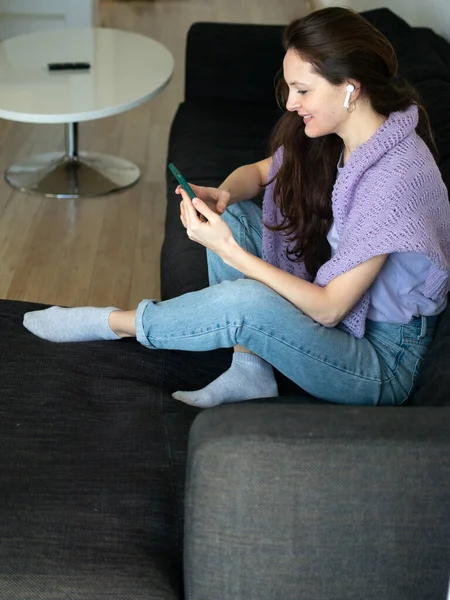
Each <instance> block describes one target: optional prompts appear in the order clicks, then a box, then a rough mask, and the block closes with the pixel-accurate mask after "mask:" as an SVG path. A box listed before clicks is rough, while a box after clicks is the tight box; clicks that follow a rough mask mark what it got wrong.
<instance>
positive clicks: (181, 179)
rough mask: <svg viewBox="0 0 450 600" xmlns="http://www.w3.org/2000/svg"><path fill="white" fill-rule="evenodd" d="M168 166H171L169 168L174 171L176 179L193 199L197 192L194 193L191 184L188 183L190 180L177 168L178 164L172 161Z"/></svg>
mask: <svg viewBox="0 0 450 600" xmlns="http://www.w3.org/2000/svg"><path fill="white" fill-rule="evenodd" d="M168 166H169V169H170V170H171V171H172V173H173V175H174V177H175V179H176V180H177V181H178V183H179V184H180V185H181V187H182V188H183V189H184V191H185V192H186V193H187V194H188V196H189V198H190V199H191V200H192V199H193V198H195V194H194V192H193V190H192V188H191V186H190V185H189V184H188V182H187V181H186V179H185V178H184V177H183V175H182V174H181V173H180V171H179V170H178V169H177V168H176V166H175V165H174V164H172V163H169V165H168Z"/></svg>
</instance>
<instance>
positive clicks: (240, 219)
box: [173, 200, 278, 407]
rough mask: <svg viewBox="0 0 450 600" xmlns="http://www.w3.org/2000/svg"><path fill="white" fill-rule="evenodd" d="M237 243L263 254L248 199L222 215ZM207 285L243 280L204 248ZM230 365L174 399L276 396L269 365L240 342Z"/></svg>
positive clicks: (257, 216) (199, 401)
mask: <svg viewBox="0 0 450 600" xmlns="http://www.w3.org/2000/svg"><path fill="white" fill-rule="evenodd" d="M222 218H223V220H224V221H225V222H226V223H227V224H228V226H229V227H230V229H231V231H232V232H233V236H234V238H235V240H236V241H237V242H238V244H239V245H240V246H241V247H242V248H244V249H245V250H247V251H248V252H251V253H252V254H254V255H255V256H259V257H261V254H262V211H261V209H260V208H259V207H258V206H257V205H256V204H255V203H254V202H252V201H251V200H249V201H245V202H240V203H238V204H233V205H231V206H230V207H229V208H228V209H227V210H226V211H225V213H224V215H223V216H222ZM207 260H208V276H209V283H210V285H215V284H217V283H221V282H222V281H235V280H237V279H245V276H244V275H243V274H242V273H241V272H240V271H237V270H236V269H233V268H232V267H229V266H228V265H226V264H225V263H224V262H223V260H222V259H221V258H220V257H219V256H217V255H216V254H215V253H214V252H211V251H210V250H207ZM233 350H234V353H233V360H232V363H231V366H230V368H229V369H228V370H227V371H225V372H224V373H222V375H220V376H219V377H218V378H217V379H215V380H214V381H213V382H212V383H210V384H209V385H207V386H206V387H204V388H202V389H199V390H195V391H189V392H184V391H178V392H175V393H174V394H173V397H174V398H175V399H176V400H181V401H182V402H185V403H187V404H192V405H195V406H202V407H208V406H214V405H216V404H222V403H225V402H234V401H236V400H249V399H251V398H256V397H259V398H263V397H266V398H267V397H272V396H278V386H277V382H276V380H275V375H274V372H273V368H272V366H271V365H270V364H269V363H267V362H266V361H265V360H263V359H262V358H260V357H259V356H256V355H255V354H254V353H253V352H251V351H250V350H249V349H248V348H246V347H245V346H243V345H242V344H236V345H235V346H234V348H233Z"/></svg>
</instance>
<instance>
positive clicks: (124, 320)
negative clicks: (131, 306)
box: [108, 310, 136, 338]
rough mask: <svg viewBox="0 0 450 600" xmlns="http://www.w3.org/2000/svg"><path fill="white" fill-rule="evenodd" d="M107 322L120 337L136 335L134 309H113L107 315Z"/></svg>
mask: <svg viewBox="0 0 450 600" xmlns="http://www.w3.org/2000/svg"><path fill="white" fill-rule="evenodd" d="M108 324H109V326H110V328H111V329H112V331H114V333H115V334H116V335H118V336H119V337H121V338H126V337H136V311H135V310H113V311H112V312H111V313H110V315H109V318H108Z"/></svg>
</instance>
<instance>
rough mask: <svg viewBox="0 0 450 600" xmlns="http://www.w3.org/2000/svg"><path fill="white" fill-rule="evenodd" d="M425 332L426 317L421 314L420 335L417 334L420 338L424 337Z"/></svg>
mask: <svg viewBox="0 0 450 600" xmlns="http://www.w3.org/2000/svg"><path fill="white" fill-rule="evenodd" d="M426 333H427V318H426V317H425V316H424V315H422V327H421V329H420V335H419V339H422V338H423V337H425V335H426Z"/></svg>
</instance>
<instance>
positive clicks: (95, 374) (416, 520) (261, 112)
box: [0, 9, 450, 600]
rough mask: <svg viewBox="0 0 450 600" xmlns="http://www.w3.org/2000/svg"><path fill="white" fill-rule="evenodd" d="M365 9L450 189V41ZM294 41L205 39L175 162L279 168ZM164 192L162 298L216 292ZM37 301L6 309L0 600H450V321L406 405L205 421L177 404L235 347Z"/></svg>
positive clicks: (173, 152)
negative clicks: (412, 91) (273, 152)
mask: <svg viewBox="0 0 450 600" xmlns="http://www.w3.org/2000/svg"><path fill="white" fill-rule="evenodd" d="M365 16H366V17H367V18H368V19H370V20H371V21H372V22H373V23H374V24H375V25H377V26H378V27H379V28H380V29H381V30H382V31H383V32H384V33H385V34H386V35H387V36H388V37H389V39H390V40H391V41H392V42H393V44H394V46H395V48H396V50H397V53H398V56H399V61H400V69H401V72H402V74H404V75H405V76H406V77H407V78H408V79H409V80H410V81H412V82H413V83H414V84H416V85H417V87H418V88H419V90H420V92H421V94H422V97H423V102H424V104H425V105H426V106H427V108H428V110H429V112H430V116H431V120H432V125H433V127H434V130H435V133H436V139H437V143H438V146H439V149H440V153H441V163H440V167H441V170H442V174H443V177H444V179H445V181H446V183H447V185H450V45H448V44H447V43H446V42H445V41H444V40H443V39H442V38H439V37H438V36H436V35H435V34H434V33H433V32H431V31H430V30H427V29H420V28H418V29H413V28H410V27H409V26H408V25H407V24H406V23H405V22H403V21H402V20H401V19H399V18H398V17H396V16H395V15H394V14H393V13H392V12H390V11H388V10H386V9H380V10H376V11H370V12H368V13H365ZM281 31H282V27H281V26H280V27H276V26H251V25H232V24H208V23H198V24H196V25H194V26H193V27H192V28H191V30H190V32H189V35H188V40H187V61H186V93H185V101H184V102H183V103H182V104H181V105H180V107H179V110H178V112H177V115H176V117H175V119H174V122H173V125H172V129H171V136H170V144H169V155H168V160H170V161H172V162H174V163H175V164H176V165H177V167H178V168H179V169H180V170H181V172H182V173H183V174H184V175H185V176H186V177H187V178H188V179H189V180H190V181H192V182H196V183H202V184H208V185H216V184H218V183H219V182H220V181H221V180H223V179H224V178H225V177H226V175H227V174H228V173H229V172H230V171H231V170H232V169H234V168H235V167H237V166H239V165H241V164H244V163H246V162H251V161H254V160H258V159H259V158H261V157H263V156H264V155H265V151H266V142H267V139H268V134H269V131H270V128H271V126H272V125H273V123H274V122H275V120H276V119H277V117H278V114H279V113H278V109H277V107H276V105H275V102H274V100H273V78H274V76H275V74H276V72H277V71H278V69H279V68H280V65H281V58H282V48H281V44H280V39H281ZM167 188H168V190H167V199H168V211H167V219H166V231H165V240H164V246H163V252H162V259H161V276H162V295H163V298H169V297H173V296H175V295H179V294H182V293H184V292H187V291H191V290H195V289H199V288H201V287H203V286H205V285H207V276H206V262H205V253H204V249H203V248H201V247H200V246H198V245H196V244H193V243H192V242H190V241H189V240H188V239H187V237H186V235H185V232H184V230H183V228H182V227H181V225H180V221H179V216H178V214H179V213H178V206H179V201H178V198H177V197H176V196H175V194H174V191H173V190H174V188H175V182H174V181H173V180H172V177H171V176H170V174H169V173H168V180H167ZM257 201H258V200H257ZM34 308H43V306H40V305H36V304H30V303H24V302H14V301H6V300H3V301H0V376H1V377H0V398H1V402H0V433H1V435H0V444H1V446H0V448H1V452H0V477H1V479H0V499H1V500H0V508H1V518H0V599H1V600H3V599H5V600H6V599H7V600H19V599H20V600H23V599H27V600H41V599H42V600H44V599H45V600H50V599H52V600H60V599H66V598H67V599H71V600H97V599H99V600H100V599H108V600H109V599H112V600H119V599H120V600H122V599H127V600H128V599H130V600H141V599H144V598H145V599H146V600H162V599H164V600H169V599H177V600H181V599H182V598H186V599H188V598H189V599H190V600H256V599H257V600H278V599H279V600H291V599H299V600H300V599H302V600H419V599H420V600H424V599H426V600H445V597H446V592H447V586H448V577H449V571H450V541H449V540H450V522H449V521H450V519H449V508H448V507H449V501H450V458H449V457H450V452H449V450H450V393H449V391H448V390H449V388H450V312H449V310H447V311H446V313H445V314H444V315H443V317H442V320H441V323H440V328H439V332H438V334H437V337H436V339H435V341H434V342H433V345H432V347H431V349H430V351H429V353H428V356H427V360H426V364H425V365H424V368H423V371H422V375H421V378H420V381H419V383H418V388H417V391H416V393H415V394H414V396H413V397H412V399H411V400H410V402H409V403H408V404H407V405H403V406H401V407H395V408H381V407H370V408H368V407H345V406H338V405H331V404H327V403H323V402H319V401H318V400H315V399H314V398H312V397H311V396H309V395H308V394H305V393H304V392H302V391H301V390H299V389H298V388H297V387H296V386H294V385H292V384H290V383H289V382H288V381H286V380H285V379H284V378H283V377H281V376H279V384H280V385H279V387H280V393H281V397H280V398H277V399H270V400H265V401H257V400H256V401H252V402H246V403H242V404H235V405H227V406H222V407H217V408H214V409H210V410H205V411H199V410H197V409H194V408H192V407H190V406H186V405H183V404H181V403H178V402H175V401H173V400H172V398H171V396H170V393H171V392H172V391H174V390H176V389H195V388H196V387H201V386H204V385H206V384H207V383H208V382H209V381H211V380H212V379H214V378H215V377H217V376H218V375H219V374H220V373H221V372H222V371H223V370H224V369H226V368H227V366H228V364H229V361H230V356H231V353H230V351H229V350H218V351H215V352H200V353H187V352H164V351H161V352H150V351H148V350H147V349H145V348H143V347H142V346H140V345H139V344H138V343H137V342H136V341H135V340H130V339H127V340H122V341H120V342H95V343H88V344H77V343H72V344H59V345H55V344H52V343H50V342H46V341H43V340H39V339H37V338H35V337H34V336H32V335H31V334H29V332H28V331H26V330H25V329H24V328H23V327H22V317H23V313H24V312H26V311H28V310H31V309H34ZM344 400H345V399H343V401H344Z"/></svg>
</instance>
